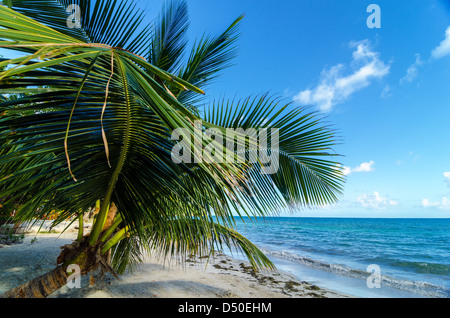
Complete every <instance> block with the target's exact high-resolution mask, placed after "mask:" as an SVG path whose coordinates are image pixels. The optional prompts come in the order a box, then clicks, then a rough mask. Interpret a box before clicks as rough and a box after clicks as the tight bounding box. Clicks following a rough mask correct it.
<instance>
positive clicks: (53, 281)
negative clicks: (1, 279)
mask: <svg viewBox="0 0 450 318" xmlns="http://www.w3.org/2000/svg"><path fill="white" fill-rule="evenodd" d="M67 277H68V276H67V274H66V272H65V271H64V269H63V267H62V266H58V267H56V268H55V269H54V270H52V271H50V272H48V273H46V274H44V275H42V276H39V277H37V278H35V279H33V280H31V281H29V282H27V283H25V284H22V285H20V286H19V287H16V288H13V289H11V290H9V291H7V292H6V293H4V294H1V295H0V298H46V297H47V296H49V295H51V294H52V293H54V292H55V291H56V290H58V289H60V288H61V287H63V286H64V285H66V284H67Z"/></svg>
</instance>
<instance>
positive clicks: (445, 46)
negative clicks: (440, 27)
mask: <svg viewBox="0 0 450 318" xmlns="http://www.w3.org/2000/svg"><path fill="white" fill-rule="evenodd" d="M448 54H450V26H449V27H448V28H447V30H446V31H445V40H443V41H442V42H441V44H439V45H438V46H437V47H436V48H435V49H434V50H433V51H432V52H431V56H433V57H434V58H436V59H439V58H441V57H444V56H446V55H448Z"/></svg>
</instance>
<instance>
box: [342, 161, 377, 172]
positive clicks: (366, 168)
mask: <svg viewBox="0 0 450 318" xmlns="http://www.w3.org/2000/svg"><path fill="white" fill-rule="evenodd" d="M374 165H375V161H370V162H363V163H362V164H360V165H359V166H357V167H354V168H351V167H347V166H344V167H343V173H344V175H345V176H348V175H349V174H351V173H355V172H356V173H358V172H371V171H373V170H374V167H373V166H374Z"/></svg>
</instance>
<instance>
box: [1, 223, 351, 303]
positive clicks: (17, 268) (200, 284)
mask: <svg viewBox="0 0 450 318" xmlns="http://www.w3.org/2000/svg"><path fill="white" fill-rule="evenodd" d="M75 235H76V233H74V231H73V230H72V231H69V232H66V233H64V234H62V235H61V234H51V233H50V234H27V235H26V237H25V240H24V242H23V243H22V244H17V245H11V246H4V245H3V246H1V247H0V293H2V292H5V291H6V290H8V289H10V288H12V287H16V286H18V285H20V284H21V283H24V282H26V281H28V280H30V279H32V278H35V277H37V276H39V275H42V274H44V273H46V272H47V271H49V270H51V269H53V268H54V267H55V265H56V264H55V262H56V258H57V256H58V255H59V253H60V251H61V250H60V246H63V245H65V244H70V243H71V242H72V240H73V239H74V238H75ZM96 277H97V278H96ZM94 278H96V281H95V284H94V285H92V286H91V285H90V277H89V276H83V277H82V278H81V288H79V289H77V288H74V289H69V288H68V287H67V286H65V287H63V288H62V289H61V290H59V291H57V292H56V293H55V294H53V295H51V297H77V298H147V297H150V298H158V297H159V298H280V297H307V298H309V297H314V298H315V297H326V298H340V297H347V296H346V295H343V294H340V293H337V292H333V291H329V290H324V289H322V288H319V287H316V286H314V285H311V284H309V283H306V282H301V281H299V280H297V279H296V278H295V277H293V276H291V275H290V274H287V273H284V272H280V271H264V272H259V273H256V272H254V271H253V270H252V269H251V268H250V267H249V264H248V263H247V262H242V261H240V260H236V259H232V258H231V257H229V256H226V255H216V256H215V258H214V259H211V260H210V261H209V263H208V264H206V260H204V259H197V260H187V262H186V263H185V265H184V266H183V265H181V264H179V262H177V261H175V260H174V261H171V262H170V264H168V263H167V262H163V261H162V260H161V259H158V258H156V257H150V256H148V257H146V258H145V260H144V262H143V263H142V264H139V265H138V266H137V268H135V270H134V271H133V272H129V273H126V274H124V275H123V276H121V277H120V281H118V280H116V279H115V278H113V277H112V276H111V275H109V274H106V275H105V277H104V278H103V279H102V280H100V279H99V278H98V275H97V274H94Z"/></svg>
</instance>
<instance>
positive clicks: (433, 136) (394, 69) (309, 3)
mask: <svg viewBox="0 0 450 318" xmlns="http://www.w3.org/2000/svg"><path fill="white" fill-rule="evenodd" d="M137 2H138V4H139V5H140V6H141V7H142V8H144V9H145V10H146V11H147V13H148V17H149V19H150V18H152V17H154V16H156V15H157V14H158V13H159V11H160V9H161V6H162V3H164V0H154V1H144V0H137ZM370 4H377V5H378V6H379V7H380V13H381V15H380V17H381V28H369V27H368V26H367V19H368V17H369V16H370V14H371V13H368V12H367V7H368V6H369V5H370ZM188 5H189V12H190V20H191V25H190V34H191V38H192V40H194V39H195V38H198V37H200V36H201V35H202V34H203V33H205V32H206V33H211V34H218V33H219V32H222V31H223V30H224V29H225V28H226V27H227V26H228V25H229V24H230V23H231V22H232V21H234V19H236V18H237V17H238V16H239V15H241V14H245V19H244V20H243V22H242V25H241V37H240V40H239V54H238V57H237V58H236V60H235V65H234V66H233V67H232V68H230V69H228V70H226V71H225V72H224V73H223V75H222V76H221V77H220V78H219V79H218V80H217V81H216V83H215V85H213V86H211V87H210V88H209V89H208V90H207V96H210V97H211V98H218V97H224V96H225V97H230V98H234V97H237V98H245V97H247V96H250V95H256V94H260V93H265V92H271V93H273V94H276V95H279V96H281V97H282V98H283V99H284V100H285V101H286V103H289V102H294V103H295V104H297V105H309V106H310V109H311V110H316V111H319V112H320V113H322V114H323V115H324V116H326V119H327V121H328V122H330V123H331V124H332V125H333V127H334V128H335V129H336V130H337V132H338V135H339V138H340V141H341V143H340V144H339V145H337V146H336V147H335V151H336V153H339V154H342V155H344V157H342V159H341V161H342V163H343V165H344V166H345V171H346V173H347V183H346V185H345V193H344V196H343V197H342V199H341V201H340V202H339V203H338V204H337V205H336V206H332V207H326V208H324V209H316V210H312V211H311V210H304V211H299V213H297V214H295V215H296V216H336V217H450V147H449V146H450V142H449V141H450V129H449V119H450V105H449V104H450V103H449V101H450V81H449V78H450V0H426V1H424V0H396V1H392V0H390V1H387V0H370V1H365V0H301V1H300V0H282V1H274V0H258V1H255V0H239V1H238V0H227V1H218V0H214V1H212V0H188Z"/></svg>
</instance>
